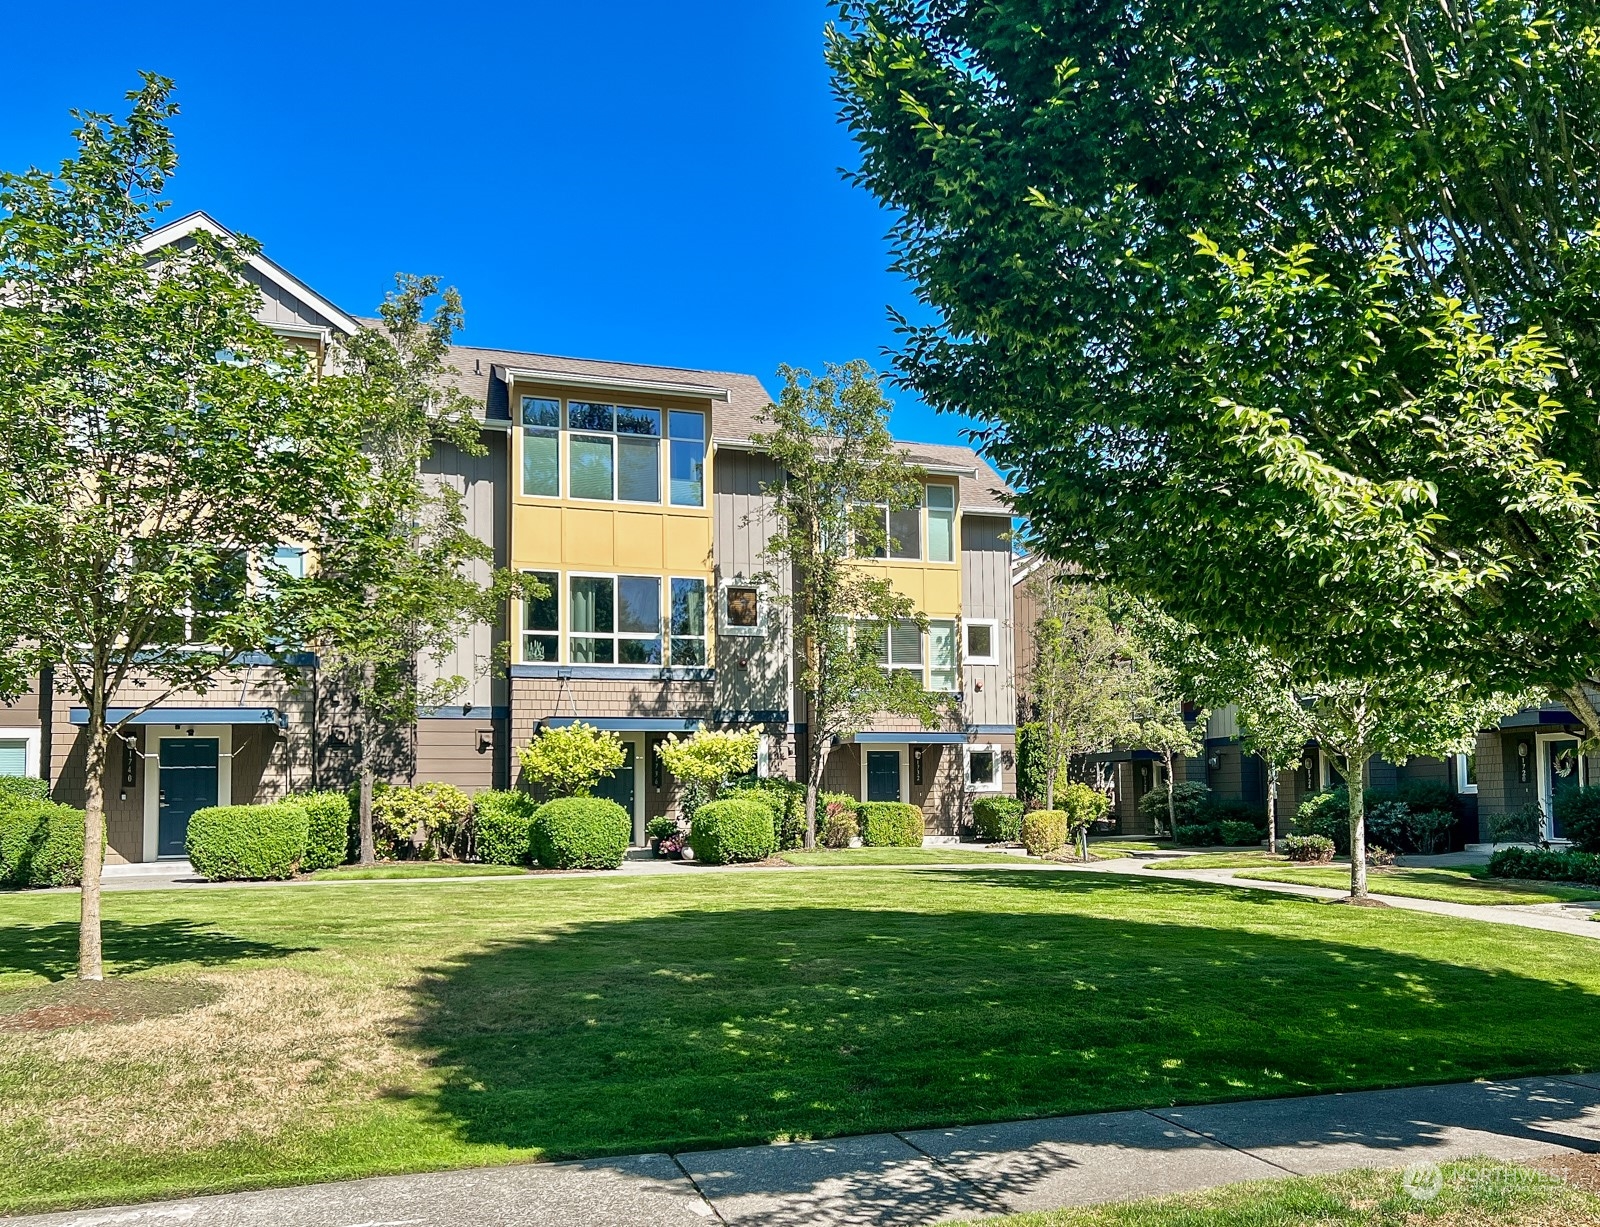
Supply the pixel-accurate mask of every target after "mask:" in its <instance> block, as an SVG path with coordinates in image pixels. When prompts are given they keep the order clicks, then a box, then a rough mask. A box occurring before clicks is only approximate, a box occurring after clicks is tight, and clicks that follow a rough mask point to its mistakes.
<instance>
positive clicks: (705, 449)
mask: <svg viewBox="0 0 1600 1227" xmlns="http://www.w3.org/2000/svg"><path fill="white" fill-rule="evenodd" d="M662 413H663V415H664V419H665V420H664V421H663V422H662V434H661V438H662V439H663V441H665V443H666V447H664V448H663V449H662V451H663V452H664V453H665V456H666V501H665V504H664V505H665V506H667V507H701V508H703V507H704V506H705V505H706V465H707V463H708V462H709V460H710V459H711V421H710V414H709V413H708V412H707V411H706V410H704V409H664V410H662ZM673 414H684V415H693V416H695V417H697V418H699V419H700V437H699V438H698V439H691V438H689V437H688V436H679V435H675V434H673V433H672V416H673ZM680 443H683V444H693V445H695V446H698V447H699V449H700V460H699V464H700V498H699V500H698V501H696V502H693V503H690V502H680V501H679V500H678V498H677V497H676V496H675V495H674V494H673V491H672V481H673V478H672V462H673V458H674V457H675V456H676V455H677V451H678V444H680Z"/></svg>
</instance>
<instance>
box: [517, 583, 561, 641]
mask: <svg viewBox="0 0 1600 1227" xmlns="http://www.w3.org/2000/svg"><path fill="white" fill-rule="evenodd" d="M528 574H529V575H530V576H531V577H532V578H534V579H536V580H538V581H539V583H541V584H543V585H544V588H545V595H544V596H542V597H529V598H525V599H524V600H523V602H522V659H523V660H525V661H529V662H532V663H543V662H549V663H551V664H554V663H555V662H556V661H557V660H559V659H560V658H561V579H560V577H559V576H558V575H557V574H556V573H555V572H554V571H530V572H529V573H528Z"/></svg>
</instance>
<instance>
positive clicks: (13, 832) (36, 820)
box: [0, 777, 84, 889]
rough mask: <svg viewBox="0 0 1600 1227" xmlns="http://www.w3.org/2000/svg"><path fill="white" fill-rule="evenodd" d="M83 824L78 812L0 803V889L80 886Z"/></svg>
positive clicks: (43, 804) (30, 802) (24, 801)
mask: <svg viewBox="0 0 1600 1227" xmlns="http://www.w3.org/2000/svg"><path fill="white" fill-rule="evenodd" d="M7 778H16V777H7ZM83 824H84V814H83V811H82V810H81V809H73V808H72V807H71V806H67V805H57V804H56V803H55V802H53V801H43V800H40V799H38V798H37V797H22V796H13V797H7V798H5V799H4V800H0V886H8V887H16V888H19V889H20V888H25V887H44V886H77V885H79V884H81V883H82V881H83V829H84V826H83Z"/></svg>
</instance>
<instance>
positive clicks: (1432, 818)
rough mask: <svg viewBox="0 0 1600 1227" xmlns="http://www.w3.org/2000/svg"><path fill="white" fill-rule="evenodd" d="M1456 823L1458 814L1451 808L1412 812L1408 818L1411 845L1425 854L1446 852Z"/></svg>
mask: <svg viewBox="0 0 1600 1227" xmlns="http://www.w3.org/2000/svg"><path fill="white" fill-rule="evenodd" d="M1455 825H1456V816H1455V814H1453V813H1451V812H1450V811H1449V810H1442V809H1431V810H1422V811H1421V812H1419V813H1413V814H1411V815H1410V816H1409V817H1408V818H1407V820H1406V834H1407V835H1408V836H1409V837H1410V840H1411V846H1412V847H1414V848H1415V849H1416V850H1417V851H1418V852H1421V853H1422V854H1423V855H1424V856H1431V855H1433V854H1434V853H1436V852H1444V851H1446V850H1447V846H1448V844H1449V842H1450V832H1451V830H1452V829H1453V828H1454V827H1455Z"/></svg>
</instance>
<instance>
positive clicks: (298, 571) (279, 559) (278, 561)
mask: <svg viewBox="0 0 1600 1227" xmlns="http://www.w3.org/2000/svg"><path fill="white" fill-rule="evenodd" d="M272 565H273V566H275V567H277V568H278V569H279V570H280V571H282V572H283V573H284V574H285V575H287V576H288V577H289V578H290V579H304V578H305V577H306V552H305V551H304V550H303V549H301V548H300V547H299V546H298V545H280V546H279V547H278V548H277V549H276V550H274V551H273V552H272Z"/></svg>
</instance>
